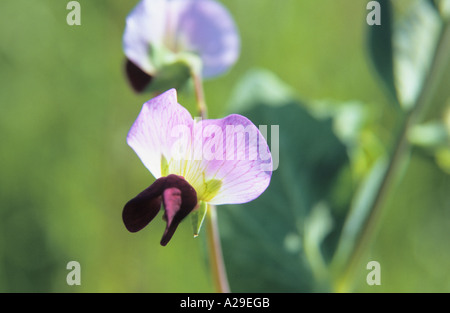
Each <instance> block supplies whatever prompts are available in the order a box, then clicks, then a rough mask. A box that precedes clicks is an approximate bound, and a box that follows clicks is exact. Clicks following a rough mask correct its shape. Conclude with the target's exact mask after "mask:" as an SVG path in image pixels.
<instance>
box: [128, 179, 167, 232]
mask: <svg viewBox="0 0 450 313" xmlns="http://www.w3.org/2000/svg"><path fill="white" fill-rule="evenodd" d="M165 180H166V178H165V177H162V178H160V179H157V180H156V181H155V182H154V183H153V184H152V185H150V186H149V187H148V188H147V189H145V190H144V191H143V192H141V193H140V194H138V195H137V196H136V197H135V198H133V199H131V200H130V201H128V203H127V204H125V207H124V208H123V212H122V219H123V223H124V224H125V227H126V228H127V229H128V230H129V231H130V232H132V233H134V232H137V231H139V230H141V229H142V228H144V227H145V226H147V224H148V223H150V222H151V221H152V220H153V219H154V218H155V216H156V215H157V214H158V212H159V210H160V209H161V201H162V200H161V194H162V192H163V191H164V185H165Z"/></svg>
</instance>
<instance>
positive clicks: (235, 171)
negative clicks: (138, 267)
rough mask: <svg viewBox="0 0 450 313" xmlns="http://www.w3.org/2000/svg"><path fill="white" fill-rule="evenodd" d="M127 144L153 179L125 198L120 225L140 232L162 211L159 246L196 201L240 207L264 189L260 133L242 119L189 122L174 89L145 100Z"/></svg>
mask: <svg viewBox="0 0 450 313" xmlns="http://www.w3.org/2000/svg"><path fill="white" fill-rule="evenodd" d="M127 143H128V145H129V146H130V147H131V148H132V149H133V150H134V151H135V152H136V154H137V155H138V157H139V158H140V159H141V161H142V162H143V164H144V166H145V167H147V169H148V170H149V171H150V172H151V173H152V174H153V176H154V177H155V178H156V180H155V182H154V183H153V184H152V185H150V186H149V187H148V188H146V189H145V190H144V191H143V192H141V193H140V194H138V195H137V196H136V197H135V198H133V199H132V200H130V201H129V202H128V203H127V204H126V205H125V207H124V210H123V214H122V217H123V221H124V224H125V226H126V228H127V229H128V230H129V231H130V232H137V231H139V230H141V229H142V228H144V227H145V226H146V225H147V224H148V223H149V222H150V221H151V220H152V219H153V218H154V217H155V216H156V215H157V214H158V212H159V211H160V209H161V206H162V207H163V208H164V211H165V213H164V216H163V218H164V219H165V221H166V222H167V226H166V229H165V232H164V234H163V237H162V239H161V245H163V246H165V245H166V244H167V243H168V242H169V240H170V239H171V238H172V236H173V234H174V232H175V230H176V228H177V227H178V225H179V223H180V222H181V221H182V220H183V219H184V218H185V217H186V216H187V215H188V214H190V213H191V212H192V211H194V210H196V209H198V207H199V205H200V204H201V203H209V204H214V205H220V204H236V203H245V202H249V201H251V200H253V199H255V198H257V197H258V196H259V195H260V194H261V193H263V192H264V190H265V189H266V188H267V187H268V185H269V183H270V179H271V175H272V156H271V154H270V151H269V148H268V145H267V142H266V140H265V138H264V136H263V135H262V134H261V132H260V131H259V129H258V128H257V127H256V126H255V125H254V124H253V123H252V122H251V121H250V120H248V119H247V118H246V117H244V116H242V115H238V114H232V115H229V116H227V117H225V118H222V119H205V120H197V119H196V120H194V119H193V118H192V117H191V115H190V114H189V112H188V111H187V110H186V109H185V108H184V107H183V106H181V105H180V104H178V100H177V93H176V90H175V89H171V90H169V91H166V92H164V93H163V94H161V95H159V96H157V97H155V98H153V99H151V100H149V101H148V102H146V103H145V104H144V105H143V107H142V110H141V112H140V113H139V115H138V117H137V119H136V121H135V122H134V124H133V126H132V127H131V129H130V131H129V133H128V136H127Z"/></svg>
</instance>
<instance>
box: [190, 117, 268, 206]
mask: <svg viewBox="0 0 450 313" xmlns="http://www.w3.org/2000/svg"><path fill="white" fill-rule="evenodd" d="M194 134H195V136H196V137H195V141H199V140H202V151H203V154H202V160H201V161H199V162H200V164H199V165H198V167H199V168H201V169H202V172H201V175H196V177H187V178H186V179H187V180H188V181H189V182H190V183H191V185H192V186H194V188H196V190H197V194H198V198H199V200H204V201H207V202H209V203H211V204H233V203H245V202H249V201H251V200H253V199H255V198H257V197H258V196H259V195H260V194H261V193H263V192H264V190H265V189H266V188H267V186H268V185H269V183H270V179H271V176H272V156H271V154H270V151H269V147H268V145H267V142H266V140H265V138H264V136H263V135H262V134H261V132H260V131H259V129H258V128H257V127H256V126H255V125H254V124H253V123H252V122H251V121H250V120H248V119H247V118H246V117H244V116H242V115H238V114H232V115H229V116H227V117H225V118H223V119H217V120H203V121H200V122H199V123H196V124H195V125H194ZM200 136H201V138H200Z"/></svg>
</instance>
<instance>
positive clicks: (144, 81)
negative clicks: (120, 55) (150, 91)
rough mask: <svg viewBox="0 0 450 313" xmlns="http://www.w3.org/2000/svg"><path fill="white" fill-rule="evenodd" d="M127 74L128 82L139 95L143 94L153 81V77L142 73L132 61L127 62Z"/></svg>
mask: <svg viewBox="0 0 450 313" xmlns="http://www.w3.org/2000/svg"><path fill="white" fill-rule="evenodd" d="M125 72H126V74H127V78H128V81H129V82H130V85H131V86H132V87H133V89H134V91H136V92H137V93H139V92H142V91H144V90H145V88H147V86H148V85H149V84H150V82H151V81H152V78H153V77H152V76H150V75H148V74H147V73H145V72H144V71H142V70H141V69H140V68H139V67H138V66H136V65H135V64H134V63H133V62H131V61H130V60H126V63H125Z"/></svg>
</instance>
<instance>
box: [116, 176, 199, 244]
mask: <svg viewBox="0 0 450 313" xmlns="http://www.w3.org/2000/svg"><path fill="white" fill-rule="evenodd" d="M161 204H162V205H163V207H164V216H163V218H164V220H165V221H166V223H167V226H166V229H165V231H164V234H163V236H162V239H161V245H162V246H165V245H167V243H168V242H169V241H170V239H171V238H172V236H173V234H174V233H175V231H176V229H177V227H178V225H179V224H180V223H181V221H182V220H183V219H184V218H185V217H186V216H188V215H189V213H191V212H192V210H194V208H195V206H196V205H197V192H196V191H195V189H194V188H193V187H192V186H191V185H189V183H188V182H187V181H186V180H185V179H184V178H183V177H182V176H177V175H169V176H167V177H161V178H159V179H157V180H156V181H155V182H154V183H153V184H152V185H151V186H150V187H148V188H147V189H145V190H144V191H143V192H141V193H140V194H138V195H137V196H136V197H135V198H133V199H131V200H130V201H128V203H127V204H126V205H125V207H124V208H123V212H122V219H123V222H124V224H125V227H126V228H127V229H128V230H129V231H130V232H137V231H139V230H141V229H142V228H144V227H145V226H147V224H148V223H150V222H151V221H152V220H153V219H154V218H155V216H156V215H157V214H158V212H159V210H160V208H161Z"/></svg>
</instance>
